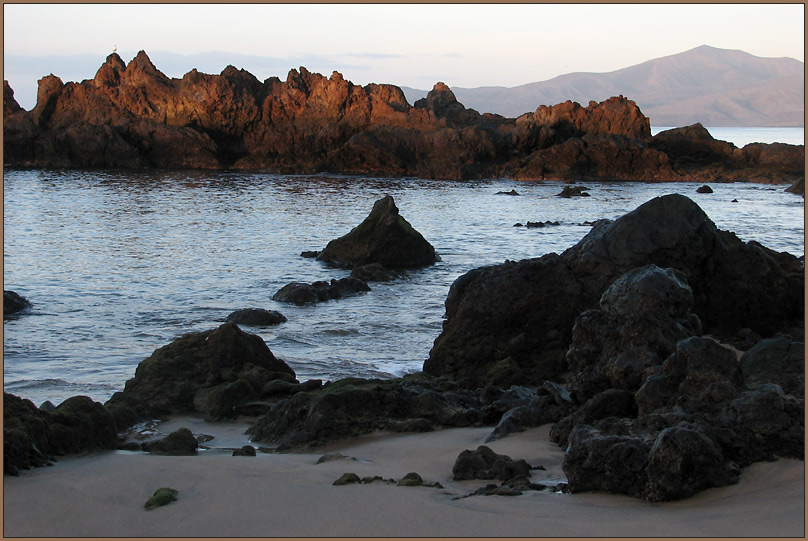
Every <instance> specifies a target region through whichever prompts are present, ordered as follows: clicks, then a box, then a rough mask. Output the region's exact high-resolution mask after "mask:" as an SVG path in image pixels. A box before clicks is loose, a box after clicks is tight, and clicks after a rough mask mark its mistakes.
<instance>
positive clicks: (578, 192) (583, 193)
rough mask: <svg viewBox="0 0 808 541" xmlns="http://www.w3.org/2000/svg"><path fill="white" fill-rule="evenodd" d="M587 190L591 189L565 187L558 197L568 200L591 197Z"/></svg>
mask: <svg viewBox="0 0 808 541" xmlns="http://www.w3.org/2000/svg"><path fill="white" fill-rule="evenodd" d="M587 190H589V188H587V187H586V186H564V188H563V189H562V190H561V192H560V193H559V194H557V195H558V197H566V198H569V197H589V193H587Z"/></svg>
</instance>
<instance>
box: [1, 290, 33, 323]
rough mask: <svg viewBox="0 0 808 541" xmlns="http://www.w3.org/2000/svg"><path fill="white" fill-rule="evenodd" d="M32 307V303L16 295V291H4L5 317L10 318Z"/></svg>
mask: <svg viewBox="0 0 808 541" xmlns="http://www.w3.org/2000/svg"><path fill="white" fill-rule="evenodd" d="M30 306H31V301H29V300H28V299H26V298H25V297H23V296H22V295H20V294H19V293H16V292H14V291H10V290H7V289H4V290H3V317H4V318H5V317H7V316H10V315H12V314H16V313H17V312H20V311H22V310H24V309H26V308H29V307H30Z"/></svg>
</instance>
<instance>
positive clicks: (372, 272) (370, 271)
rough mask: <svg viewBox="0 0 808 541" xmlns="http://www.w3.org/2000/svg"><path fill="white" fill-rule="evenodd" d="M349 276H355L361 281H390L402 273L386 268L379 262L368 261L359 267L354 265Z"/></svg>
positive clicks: (401, 276) (399, 276)
mask: <svg viewBox="0 0 808 541" xmlns="http://www.w3.org/2000/svg"><path fill="white" fill-rule="evenodd" d="M350 277H351V278H357V279H359V280H362V281H363V282H390V281H391V280H399V279H401V278H403V275H402V274H400V273H399V272H397V271H395V270H393V269H388V268H387V267H385V266H384V265H382V264H381V263H369V264H367V265H362V266H361V267H355V268H354V269H353V270H352V271H351V276H350Z"/></svg>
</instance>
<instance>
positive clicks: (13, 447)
mask: <svg viewBox="0 0 808 541" xmlns="http://www.w3.org/2000/svg"><path fill="white" fill-rule="evenodd" d="M117 446H118V436H117V430H116V424H115V419H114V418H113V417H112V415H111V414H110V413H109V412H108V411H107V410H106V409H105V408H104V406H102V405H101V404H99V403H98V402H93V401H92V400H91V399H90V398H88V397H86V396H73V397H71V398H68V399H67V400H65V401H64V402H62V403H61V404H59V406H57V407H56V408H53V409H52V410H51V411H44V410H41V409H38V408H37V407H36V406H35V405H34V404H33V402H31V401H30V400H27V399H23V398H19V397H17V396H14V395H12V394H9V393H3V472H4V473H7V474H12V475H16V474H18V473H19V471H20V470H21V469H28V468H32V467H37V466H44V465H46V464H48V463H50V461H51V460H53V458H54V457H55V456H57V455H65V454H71V453H79V452H82V451H87V450H91V449H115V448H117Z"/></svg>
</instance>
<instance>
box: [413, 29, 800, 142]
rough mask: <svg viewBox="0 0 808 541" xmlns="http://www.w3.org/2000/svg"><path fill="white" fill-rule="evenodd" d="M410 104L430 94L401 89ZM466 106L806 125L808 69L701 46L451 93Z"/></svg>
mask: <svg viewBox="0 0 808 541" xmlns="http://www.w3.org/2000/svg"><path fill="white" fill-rule="evenodd" d="M401 88H402V90H403V91H404V94H405V96H406V97H407V100H408V101H410V103H414V102H415V100H417V99H420V98H422V97H424V96H426V94H427V91H426V90H417V89H412V88H407V87H401ZM452 91H453V92H454V94H455V96H457V99H458V101H459V102H460V103H462V104H463V105H465V106H466V107H469V108H472V109H476V110H477V111H479V112H481V113H484V112H489V113H498V114H501V115H503V116H506V117H517V116H519V115H521V114H523V113H527V112H532V111H535V110H536V108H537V107H538V106H539V105H554V104H557V103H561V102H564V101H566V100H572V101H577V102H578V103H581V104H582V105H584V106H585V105H587V104H588V103H589V101H590V100H594V101H603V100H605V99H607V98H609V97H611V96H618V95H623V96H625V97H627V98H630V99H632V100H634V101H635V102H636V103H637V105H639V107H640V109H641V110H642V112H643V113H644V114H645V115H646V116H647V117H649V118H650V119H651V124H652V125H654V126H687V125H690V124H694V123H696V122H700V123H701V124H703V125H705V126H727V127H734V126H779V127H784V126H804V125H805V64H804V63H803V62H800V61H799V60H795V59H793V58H761V57H757V56H753V55H751V54H749V53H745V52H743V51H737V50H729V49H718V48H715V47H709V46H707V45H702V46H701V47H696V48H695V49H691V50H690V51H686V52H683V53H679V54H675V55H671V56H665V57H662V58H657V59H654V60H649V61H647V62H643V63H642V64H637V65H635V66H631V67H628V68H623V69H619V70H617V71H612V72H608V73H570V74H567V75H560V76H558V77H555V78H553V79H550V80H549V81H542V82H537V83H528V84H526V85H521V86H516V87H513V88H506V87H480V88H452Z"/></svg>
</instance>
